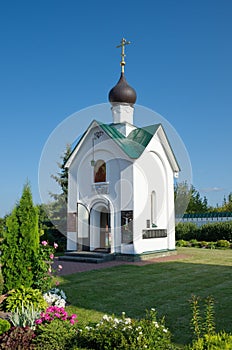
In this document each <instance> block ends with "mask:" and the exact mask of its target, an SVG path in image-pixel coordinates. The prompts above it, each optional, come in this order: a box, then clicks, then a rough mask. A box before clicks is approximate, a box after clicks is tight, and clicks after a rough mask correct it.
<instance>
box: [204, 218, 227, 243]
mask: <svg viewBox="0 0 232 350" xmlns="http://www.w3.org/2000/svg"><path fill="white" fill-rule="evenodd" d="M222 239H223V240H227V241H230V240H231V239H232V221H228V222H216V223H209V224H205V225H202V226H201V228H200V230H199V236H198V240H201V241H207V242H210V241H211V242H212V241H213V242H216V241H218V240H222Z"/></svg>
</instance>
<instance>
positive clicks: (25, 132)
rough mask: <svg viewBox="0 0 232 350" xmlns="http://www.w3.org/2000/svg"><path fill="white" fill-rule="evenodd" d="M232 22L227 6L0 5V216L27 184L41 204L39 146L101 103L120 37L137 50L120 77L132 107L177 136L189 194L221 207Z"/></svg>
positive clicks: (231, 106) (57, 1) (209, 0)
mask: <svg viewBox="0 0 232 350" xmlns="http://www.w3.org/2000/svg"><path fill="white" fill-rule="evenodd" d="M231 18H232V2H231V1H230V0H217V1H215V0H203V1H202V0H159V1H156V0H150V1H149V0H143V1H142V0H140V1H137V0H129V1H125V0H124V1H122V0H118V1H107V0H98V1H95V0H92V1H90V0H67V1H63V0H62V1H61V0H46V1H45V0H40V1H38V0H37V1H31V0H28V1H25V0H21V1H17V0H9V1H1V3H0V45H1V56H0V62H1V64H0V120H1V137H0V153H1V172H0V216H3V215H4V214H5V213H7V212H9V211H10V210H11V209H12V208H13V206H14V204H15V202H16V200H18V199H19V198H20V195H21V192H22V187H23V184H24V183H25V182H26V180H27V179H28V180H29V181H30V182H31V186H32V192H33V197H34V201H35V202H36V203H39V201H40V199H39V193H38V179H37V178H38V164H39V159H40V155H41V152H42V149H43V146H44V144H45V142H46V140H47V138H48V137H49V135H50V134H51V132H52V131H53V129H54V128H56V126H57V125H58V124H59V123H61V122H62V121H63V120H64V119H65V118H67V117H68V116H69V115H71V114H72V113H74V112H76V111H79V110H81V109H82V108H85V107H88V106H92V105H95V104H100V103H105V102H107V97H108V92H109V90H110V89H111V87H113V86H114V85H115V84H116V82H117V80H118V78H119V72H120V66H119V59H120V56H119V54H120V53H119V51H118V49H116V48H115V46H116V45H117V44H118V43H119V41H120V40H121V38H122V37H125V38H126V39H128V40H130V41H132V42H133V44H132V45H130V47H128V49H127V57H126V61H127V65H126V77H127V80H128V82H129V83H130V85H132V86H133V87H134V88H135V89H136V91H137V95H138V99H137V103H138V104H139V105H143V106H146V107H148V108H150V109H152V110H154V111H156V112H158V113H160V114H161V115H162V116H164V117H165V118H166V119H167V120H168V121H169V122H170V123H171V124H172V125H173V126H174V128H175V129H176V131H177V132H178V133H179V135H180V136H181V138H182V140H183V142H184V144H185V146H186V148H187V150H188V152H189V156H190V159H191V163H192V170H193V185H194V186H195V187H196V188H197V190H199V191H200V193H201V195H202V196H204V195H206V197H207V198H208V199H209V203H210V204H216V203H217V202H218V203H219V204H221V202H222V200H223V196H224V195H228V194H229V192H230V191H232V176H231V174H232V162H231V144H232V141H231V135H232V127H231V126H232V121H231V120H232V63H231V62H232V46H231V37H232V21H231ZM110 117H111V116H110ZM109 122H110V120H109ZM77 136H78V135H77Z"/></svg>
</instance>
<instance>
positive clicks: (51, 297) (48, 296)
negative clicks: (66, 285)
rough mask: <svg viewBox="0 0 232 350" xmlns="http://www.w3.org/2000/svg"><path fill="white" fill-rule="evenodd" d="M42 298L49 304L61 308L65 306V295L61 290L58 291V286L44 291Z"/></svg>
mask: <svg viewBox="0 0 232 350" xmlns="http://www.w3.org/2000/svg"><path fill="white" fill-rule="evenodd" d="M55 292H57V293H59V294H60V295H58V294H56V293H55ZM43 298H44V300H45V301H46V302H47V303H48V304H49V305H54V306H58V307H63V308H64V307H65V304H66V295H65V293H64V292H63V291H60V290H59V289H58V288H54V289H51V290H50V291H48V292H47V293H44V294H43Z"/></svg>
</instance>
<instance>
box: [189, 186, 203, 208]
mask: <svg viewBox="0 0 232 350" xmlns="http://www.w3.org/2000/svg"><path fill="white" fill-rule="evenodd" d="M207 211H208V201H207V198H206V197H204V198H203V199H202V198H201V196H200V193H199V192H198V191H197V190H196V189H195V187H194V186H192V187H191V196H190V201H189V204H188V207H187V209H186V213H206V212H207Z"/></svg>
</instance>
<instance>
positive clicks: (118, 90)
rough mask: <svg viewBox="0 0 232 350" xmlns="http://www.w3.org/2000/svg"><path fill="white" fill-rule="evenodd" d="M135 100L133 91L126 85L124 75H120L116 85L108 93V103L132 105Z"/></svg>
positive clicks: (135, 96)
mask: <svg viewBox="0 0 232 350" xmlns="http://www.w3.org/2000/svg"><path fill="white" fill-rule="evenodd" d="M136 98H137V95H136V92H135V90H134V89H133V88H132V87H131V86H130V85H129V84H128V83H127V81H126V78H125V77H124V73H121V76H120V79H119V81H118V83H117V84H116V85H115V86H114V87H113V88H112V89H111V90H110V92H109V101H110V102H111V103H113V102H121V103H129V104H134V103H135V101H136Z"/></svg>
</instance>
